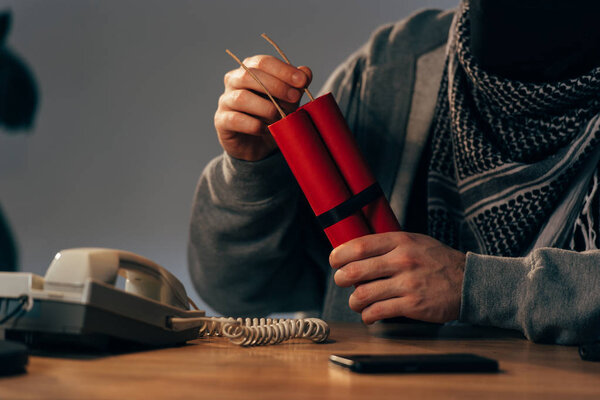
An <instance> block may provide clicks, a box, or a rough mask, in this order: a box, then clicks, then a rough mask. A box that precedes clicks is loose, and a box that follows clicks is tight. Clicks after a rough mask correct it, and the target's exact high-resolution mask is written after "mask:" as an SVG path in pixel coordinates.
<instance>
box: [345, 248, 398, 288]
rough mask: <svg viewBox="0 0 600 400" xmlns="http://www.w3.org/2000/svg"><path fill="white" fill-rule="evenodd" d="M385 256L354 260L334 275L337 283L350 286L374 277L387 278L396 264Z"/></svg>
mask: <svg viewBox="0 0 600 400" xmlns="http://www.w3.org/2000/svg"><path fill="white" fill-rule="evenodd" d="M389 261H390V260H387V258H386V257H385V255H384V256H378V257H370V258H365V259H364V260H359V261H352V262H350V263H348V264H346V265H344V266H343V267H341V268H339V269H338V270H337V271H336V272H335V274H334V275H333V279H334V280H335V283H336V285H338V286H340V287H350V286H353V285H357V284H359V283H362V282H368V281H372V280H373V279H380V278H387V277H389V276H391V275H392V274H393V272H394V268H395V267H394V265H392V264H391V263H390V262H389Z"/></svg>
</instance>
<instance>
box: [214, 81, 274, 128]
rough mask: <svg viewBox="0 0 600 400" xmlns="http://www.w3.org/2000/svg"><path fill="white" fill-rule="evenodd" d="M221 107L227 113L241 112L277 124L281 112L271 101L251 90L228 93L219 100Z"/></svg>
mask: <svg viewBox="0 0 600 400" xmlns="http://www.w3.org/2000/svg"><path fill="white" fill-rule="evenodd" d="M219 107H221V108H222V109H223V110H225V111H239V112H243V113H246V114H249V115H251V116H254V117H257V118H260V119H263V120H265V121H266V122H267V123H272V122H275V121H276V120H277V119H278V118H279V112H278V111H277V108H275V106H274V105H273V103H272V102H271V101H270V100H267V99H265V98H264V97H262V96H259V95H257V94H256V93H254V92H251V91H249V90H241V89H240V90H230V91H226V92H225V93H223V94H222V95H221V97H220V98H219Z"/></svg>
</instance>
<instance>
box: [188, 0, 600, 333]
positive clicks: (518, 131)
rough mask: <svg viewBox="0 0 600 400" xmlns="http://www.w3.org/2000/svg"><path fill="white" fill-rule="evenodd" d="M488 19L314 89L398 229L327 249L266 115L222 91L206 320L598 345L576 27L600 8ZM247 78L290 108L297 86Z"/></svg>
mask: <svg viewBox="0 0 600 400" xmlns="http://www.w3.org/2000/svg"><path fill="white" fill-rule="evenodd" d="M494 3H496V4H494ZM498 3H500V2H494V1H493V0H472V1H468V2H463V3H461V5H460V7H459V9H458V10H457V11H456V12H455V13H452V12H438V11H424V12H421V13H418V14H416V15H414V16H412V17H410V18H409V19H407V20H405V21H402V22H400V23H397V24H395V25H392V26H387V27H383V28H381V29H379V30H378V31H377V32H376V33H375V34H374V35H373V37H372V38H371V40H370V42H369V43H367V45H366V46H364V47H363V48H362V49H360V50H359V51H358V52H357V53H355V54H354V55H353V56H351V57H350V58H349V59H348V60H347V61H346V62H345V63H344V64H343V65H342V66H340V67H339V68H338V69H337V70H336V71H335V72H334V74H333V75H332V77H331V78H330V79H329V80H328V82H327V83H326V85H325V88H324V89H323V91H324V92H328V91H331V92H333V94H334V96H335V98H336V99H337V101H338V103H339V104H340V107H341V109H342V111H343V112H344V113H345V116H346V119H347V121H348V123H349V124H350V127H351V129H352V130H353V132H354V133H355V135H356V136H357V140H358V142H359V144H360V145H361V147H362V149H363V151H364V153H365V156H366V157H367V159H368V161H369V163H370V165H371V166H372V168H373V170H374V172H375V174H376V175H377V178H378V180H379V183H380V185H381V186H382V188H383V190H384V192H386V196H387V198H388V199H389V200H390V204H391V206H392V208H393V209H394V211H395V212H396V215H397V217H398V219H399V221H400V222H401V223H402V225H403V227H404V229H405V231H404V232H393V233H385V234H378V235H368V236H365V237H362V238H358V239H355V240H352V241H350V242H347V243H345V244H343V245H341V246H339V247H337V248H335V249H333V251H330V250H331V249H330V248H328V246H327V243H326V242H325V241H324V239H323V236H322V233H321V232H320V231H319V228H318V227H317V226H316V225H315V223H314V217H311V215H310V210H309V209H307V206H306V203H305V201H304V200H303V198H302V196H301V193H299V190H298V188H297V186H296V185H295V184H294V180H293V177H292V176H291V174H290V172H289V170H288V169H287V167H286V166H285V162H284V160H283V158H282V157H281V155H280V154H279V153H278V152H277V150H276V145H275V143H274V142H273V140H272V138H271V137H270V136H269V134H268V131H267V129H266V126H267V125H268V124H269V123H272V122H274V121H275V120H276V119H277V113H276V110H275V108H274V107H273V105H272V104H271V103H270V102H269V101H268V100H265V99H264V97H263V96H260V95H259V94H258V93H261V89H260V87H259V86H258V85H257V84H256V83H255V82H254V81H253V80H252V79H251V78H250V77H249V76H248V74H246V73H245V72H244V71H243V70H241V69H237V70H234V71H230V72H229V73H227V74H226V75H225V92H224V94H223V95H222V96H221V98H220V100H219V107H218V110H217V112H216V114H215V127H216V129H217V133H218V135H219V140H220V143H221V145H222V146H223V148H224V150H225V153H224V154H223V155H222V156H221V157H219V158H217V159H215V160H213V161H212V162H211V163H210V164H209V165H208V166H207V168H206V170H205V171H204V173H203V175H202V177H201V178H200V182H199V185H198V189H197V192H196V195H195V203H194V208H193V216H192V224H191V230H190V245H189V260H190V272H191V275H192V278H193V280H194V283H195V285H196V288H197V289H198V291H199V293H200V295H201V296H202V297H203V298H204V299H205V300H206V301H207V302H208V303H209V304H210V305H212V306H213V307H215V309H216V310H218V311H220V312H223V313H225V314H238V315H244V314H253V315H255V314H264V313H270V312H276V311H295V310H317V311H319V312H320V313H321V315H322V316H323V318H325V319H329V320H358V319H360V318H362V320H363V321H364V322H365V323H373V322H375V321H378V320H381V319H384V318H390V317H397V316H405V317H409V318H413V319H417V320H423V321H429V322H438V323H444V322H448V321H452V320H456V319H459V320H461V321H464V322H468V323H473V324H481V325H492V326H498V327H504V328H511V329H518V330H520V331H522V332H523V333H524V334H525V335H526V336H527V337H528V338H530V339H531V340H536V341H551V342H556V343H562V344H573V343H578V342H583V341H589V340H594V339H595V338H597V337H598V336H599V335H600V290H598V289H600V287H599V286H600V283H599V282H600V268H599V267H598V265H599V264H600V253H599V252H598V251H597V250H595V249H596V247H597V238H598V211H599V208H600V206H599V205H598V204H599V203H598V194H597V193H598V191H597V186H598V177H597V165H598V159H599V158H600V147H599V146H598V144H597V143H598V140H599V139H600V120H599V117H598V114H599V112H600V68H597V67H598V66H600V61H598V57H597V54H598V52H597V51H594V50H595V49H597V48H598V47H595V45H596V44H598V43H600V40H596V39H598V34H597V33H592V34H591V36H590V32H595V28H591V27H592V26H594V25H593V24H594V22H593V19H592V18H586V17H581V18H579V16H583V15H588V14H590V15H594V13H590V12H589V11H590V10H589V8H597V7H598V6H596V5H590V4H586V2H583V1H577V2H575V3H573V2H569V3H568V4H567V2H566V1H549V2H543V4H544V5H542V2H539V1H507V2H502V3H501V5H499V4H498ZM588 3H589V2H588ZM596 15H597V14H596ZM546 16H548V18H545V17H546ZM569 16H570V17H572V18H571V19H569ZM557 18H558V19H561V18H564V19H565V20H566V21H567V23H566V24H562V25H561V26H556V25H553V24H552V22H554V21H555V20H556V19H557ZM452 21H454V22H453V23H452ZM498 25H500V26H501V27H503V29H504V30H498V29H492V28H490V27H493V28H498ZM568 28H573V29H568ZM540 30H541V32H542V34H541V38H542V39H539V38H538V41H539V43H537V44H540V43H541V44H542V45H539V46H538V45H535V44H536V38H535V35H536V33H535V32H539V31H540ZM502 32H508V33H506V34H504V35H503V34H502ZM557 34H558V39H559V41H558V42H557V41H552V40H550V41H549V42H547V41H545V40H543V39H544V38H545V37H548V35H557ZM544 35H546V36H544ZM499 36H500V37H499ZM582 38H587V39H585V40H589V41H591V42H592V45H586V46H583V45H582V43H584V42H582ZM506 40H508V41H509V42H510V43H509V45H507V44H506V43H504V41H506ZM586 43H587V42H586ZM493 45H495V46H496V47H490V46H493ZM534 45H535V46H534ZM527 46H529V47H527ZM553 46H555V47H553ZM599 47H600V46H599ZM446 53H447V54H446ZM565 58H566V59H565ZM246 64H247V65H248V66H249V67H252V68H253V69H254V72H255V73H256V74H257V75H258V77H259V78H260V79H261V80H262V81H263V82H264V83H265V85H266V86H267V88H268V89H269V90H270V91H271V93H272V94H273V95H274V96H275V97H277V98H278V99H279V101H280V102H281V104H282V105H283V106H284V108H285V109H286V110H287V111H288V112H289V111H291V110H293V109H295V107H296V106H297V103H298V101H299V99H300V96H301V89H302V88H303V87H305V86H306V85H308V83H309V82H310V78H311V72H310V69H308V68H307V67H298V68H294V67H291V66H287V65H285V64H284V63H282V62H280V61H278V60H277V59H275V58H273V57H268V56H255V57H251V58H249V59H247V60H246ZM563 249H566V250H563ZM351 310H352V311H351Z"/></svg>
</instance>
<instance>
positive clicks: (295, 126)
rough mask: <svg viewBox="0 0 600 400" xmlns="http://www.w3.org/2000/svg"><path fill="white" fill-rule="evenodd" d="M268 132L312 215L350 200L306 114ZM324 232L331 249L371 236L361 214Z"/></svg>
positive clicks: (291, 116)
mask: <svg viewBox="0 0 600 400" xmlns="http://www.w3.org/2000/svg"><path fill="white" fill-rule="evenodd" d="M269 131H270V132H271V134H272V135H273V138H274V139H275V141H276V142H277V145H278V146H279V149H280V150H281V153H282V154H283V157H284V158H285V160H286V161H287V163H288V166H289V167H290V169H291V170H292V173H293V174H294V177H295V178H296V180H297V181H298V184H299V185H300V188H301V189H302V191H303V192H304V195H305V196H306V199H307V200H308V203H309V204H310V206H311V208H312V210H313V211H314V213H315V215H317V216H318V215H320V214H323V213H324V212H326V211H329V210H331V209H333V208H335V207H336V206H338V205H339V204H341V203H343V202H344V201H346V200H348V199H349V198H350V197H351V193H350V191H349V190H348V188H347V187H346V184H345V183H344V180H343V178H342V177H341V175H340V174H339V172H338V170H337V168H336V166H335V164H334V162H333V160H332V159H331V157H330V156H329V153H328V152H327V149H326V148H325V145H324V144H323V141H322V140H321V138H320V137H319V134H318V132H317V131H316V130H315V128H314V125H313V123H312V121H311V119H310V117H309V116H308V113H307V112H306V111H304V110H298V111H296V112H293V113H291V114H288V115H287V116H286V117H285V118H282V119H280V120H279V121H277V122H275V123H273V124H271V125H269ZM324 231H325V234H326V235H327V238H328V239H329V241H330V242H331V244H332V246H333V247H337V246H339V245H340V244H342V243H345V242H347V241H349V240H351V239H354V238H357V237H361V236H364V235H368V234H370V233H371V232H370V230H369V228H368V225H367V223H366V221H365V220H364V217H363V216H362V214H361V213H360V211H358V212H355V213H354V214H352V215H350V216H349V217H347V218H344V219H342V220H341V221H339V222H337V223H335V224H333V225H331V226H329V227H328V228H325V229H324Z"/></svg>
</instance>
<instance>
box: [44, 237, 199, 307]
mask: <svg viewBox="0 0 600 400" xmlns="http://www.w3.org/2000/svg"><path fill="white" fill-rule="evenodd" d="M117 274H119V275H121V276H122V277H124V278H125V279H126V281H125V291H126V292H128V293H132V294H137V295H139V296H143V297H147V298H149V299H152V300H156V301H158V302H161V303H166V304H169V305H172V306H174V307H179V308H183V309H186V310H188V309H189V305H188V298H187V295H186V292H185V288H184V287H183V285H182V284H181V282H179V280H177V278H175V276H174V275H173V274H171V273H170V272H169V271H167V270H166V269H164V268H163V267H161V266H160V265H158V264H157V263H155V262H154V261H152V260H150V259H148V258H146V257H142V256H140V255H137V254H135V253H132V252H130V251H124V250H114V249H104V248H78V249H68V250H62V251H59V252H58V253H56V256H54V260H52V262H51V263H50V266H49V267H48V270H47V271H46V276H45V277H44V281H45V285H46V287H47V288H49V289H58V290H61V289H62V290H64V289H67V290H68V287H70V286H71V285H77V284H81V283H82V282H83V281H85V279H94V280H99V281H102V282H105V283H108V284H111V285H114V284H115V283H116V280H117Z"/></svg>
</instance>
